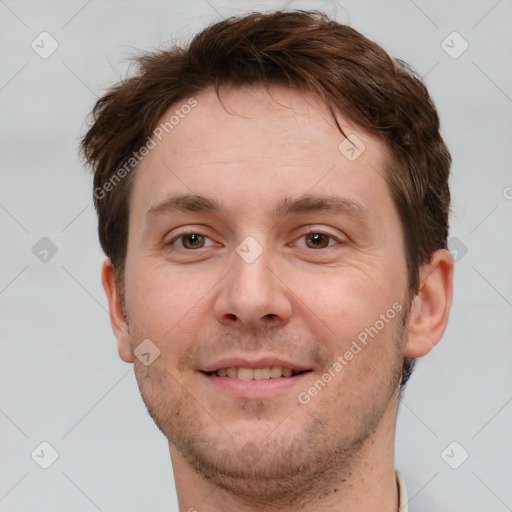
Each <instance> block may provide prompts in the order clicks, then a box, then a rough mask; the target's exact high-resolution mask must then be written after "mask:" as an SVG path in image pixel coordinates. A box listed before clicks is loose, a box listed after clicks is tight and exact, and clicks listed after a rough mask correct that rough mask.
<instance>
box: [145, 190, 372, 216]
mask: <svg viewBox="0 0 512 512" xmlns="http://www.w3.org/2000/svg"><path fill="white" fill-rule="evenodd" d="M180 211H181V212H202V213H211V214H215V215H221V214H223V213H225V212H226V209H225V207H224V205H223V204H222V203H221V202H220V201H218V200H217V199H214V198H209V197H204V196H199V195H195V194H180V195H174V196H170V197H167V198H165V199H164V200H162V201H160V202H158V203H156V204H154V205H153V206H151V207H150V208H149V210H148V211H147V215H148V216H149V215H154V214H158V213H163V212H166V213H173V212H180ZM318 211H326V212H329V213H333V214H345V215H349V216H352V217H355V218H357V219H359V220H361V221H367V220H368V217H369V212H368V210H367V208H366V207H365V206H363V205H362V204H361V203H359V202H357V201H354V200H353V199H349V198H346V197H340V196H335V195H310V194H305V195H302V196H299V197H285V198H283V199H281V200H280V201H278V203H277V204H276V206H275V208H274V211H273V214H274V216H275V217H282V216H286V215H293V214H300V213H312V212H318Z"/></svg>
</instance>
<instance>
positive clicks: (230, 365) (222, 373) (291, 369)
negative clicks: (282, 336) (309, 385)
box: [199, 358, 313, 400]
mask: <svg viewBox="0 0 512 512" xmlns="http://www.w3.org/2000/svg"><path fill="white" fill-rule="evenodd" d="M272 363H273V364H272ZM312 372H313V369H311V368H305V367H300V366H298V365H295V364H294V363H291V362H286V361H284V360H283V361H276V360H275V358H267V360H266V361H265V360H264V359H262V360H260V361H248V360H245V359H229V360H228V359H226V360H224V361H219V362H217V363H214V364H212V366H210V368H204V369H202V370H200V371H199V375H202V376H203V378H204V379H206V380H205V383H207V385H208V386H209V387H211V388H212V389H214V390H215V392H216V393H218V392H219V391H220V392H221V393H223V394H227V395H229V396H232V397H236V398H244V399H253V400H255V399H268V398H271V397H275V396H277V395H279V394H283V393H285V392H286V391H291V390H293V389H294V388H297V389H295V391H296V392H297V393H298V391H299V390H300V389H302V388H304V386H305V384H304V380H305V379H307V378H308V375H309V374H310V373H312ZM301 383H302V384H301Z"/></svg>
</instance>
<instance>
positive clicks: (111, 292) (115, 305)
mask: <svg viewBox="0 0 512 512" xmlns="http://www.w3.org/2000/svg"><path fill="white" fill-rule="evenodd" d="M101 282H102V284H103V289H104V290H105V294H106V295H107V300H108V307H109V310H110V325H112V330H113V331H114V334H115V337H116V338H117V351H118V352H119V357H120V358H121V359H122V360H123V361H125V362H126V363H132V362H133V356H132V353H131V350H130V336H129V334H128V324H127V323H126V318H125V316H124V309H123V303H122V301H121V297H120V295H119V293H118V290H117V286H116V282H115V278H114V269H113V268H112V263H111V261H110V259H109V258H107V259H106V260H105V261H104V262H103V267H102V269H101Z"/></svg>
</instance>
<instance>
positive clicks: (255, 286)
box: [214, 246, 292, 329]
mask: <svg viewBox="0 0 512 512" xmlns="http://www.w3.org/2000/svg"><path fill="white" fill-rule="evenodd" d="M250 249H251V251H253V250H255V249H254V247H251V248H250ZM259 250H261V254H260V255H259V256H258V257H257V258H256V259H254V260H252V258H251V257H249V258H248V257H246V256H245V255H244V253H243V252H242V251H240V252H237V251H233V253H232V255H231V258H232V261H231V263H232V265H231V270H230V272H228V274H227V275H226V278H225V279H224V280H223V282H222V288H221V291H220V292H219V295H218V296H217V298H216V302H215V306H214V313H215V317H216V319H217V321H218V322H219V323H221V324H223V325H225V326H229V327H234V328H239V329H242V328H244V329H264V328H268V327H282V326H283V325H285V324H286V323H288V321H289V320H290V317H291V314H292V303H291V292H290V289H289V288H288V287H287V285H286V283H285V282H284V281H283V279H282V278H281V277H280V276H279V272H278V271H276V266H275V265H273V267H274V268H271V265H272V263H273V259H272V257H271V254H270V249H269V248H268V247H267V246H265V248H263V247H261V249H259Z"/></svg>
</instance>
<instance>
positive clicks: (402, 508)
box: [395, 469, 409, 512]
mask: <svg viewBox="0 0 512 512" xmlns="http://www.w3.org/2000/svg"><path fill="white" fill-rule="evenodd" d="M395 476H396V485H397V487H398V512H408V511H409V499H408V496H407V487H406V486H405V480H404V478H403V476H402V475H401V474H400V473H399V471H398V470H396V469H395Z"/></svg>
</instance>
